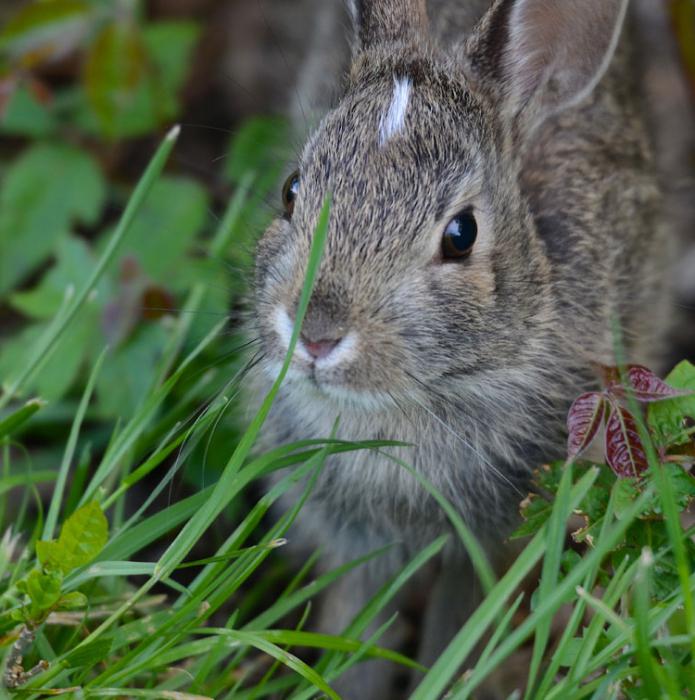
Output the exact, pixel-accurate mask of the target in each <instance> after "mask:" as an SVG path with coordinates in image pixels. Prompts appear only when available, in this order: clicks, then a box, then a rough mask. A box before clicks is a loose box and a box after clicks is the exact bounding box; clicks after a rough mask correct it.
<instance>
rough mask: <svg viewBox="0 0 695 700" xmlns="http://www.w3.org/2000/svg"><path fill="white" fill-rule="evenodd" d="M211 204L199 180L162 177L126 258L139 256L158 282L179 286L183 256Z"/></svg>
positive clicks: (139, 219)
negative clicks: (177, 280)
mask: <svg viewBox="0 0 695 700" xmlns="http://www.w3.org/2000/svg"><path fill="white" fill-rule="evenodd" d="M208 205H209V199H208V195H207V193H206V191H205V189H204V188H203V187H202V186H201V185H200V184H198V183H197V182H194V181H193V180H189V179H187V178H174V177H163V178H160V179H159V180H158V181H157V182H156V183H155V185H154V186H153V187H152V191H151V192H150V195H149V197H148V198H147V201H146V202H145V203H144V204H143V207H142V209H141V210H140V212H139V213H138V215H137V217H136V218H135V221H133V225H132V228H131V229H130V231H129V233H128V236H127V238H126V240H125V241H124V242H123V248H122V252H123V256H122V257H125V256H133V257H135V258H136V259H137V261H138V262H139V263H140V266H141V267H142V269H143V271H144V272H145V274H146V275H147V276H148V277H150V278H151V279H153V280H154V281H155V282H159V283H161V284H163V285H165V286H170V285H172V283H173V284H174V285H175V281H176V276H177V273H178V270H179V268H180V267H181V259H182V258H183V257H184V255H185V254H186V252H187V251H188V250H190V249H191V248H192V247H193V244H194V240H195V236H196V234H198V233H200V231H201V229H202V228H203V225H204V224H205V222H206V221H207V219H208Z"/></svg>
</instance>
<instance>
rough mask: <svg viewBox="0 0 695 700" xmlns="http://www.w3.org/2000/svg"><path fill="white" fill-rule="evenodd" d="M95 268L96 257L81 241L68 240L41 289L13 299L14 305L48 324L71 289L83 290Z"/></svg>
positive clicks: (40, 285)
mask: <svg viewBox="0 0 695 700" xmlns="http://www.w3.org/2000/svg"><path fill="white" fill-rule="evenodd" d="M93 267H94V256H93V255H92V253H91V251H90V250H89V246H88V245H87V244H86V243H85V241H83V240H82V239H81V238H76V237H74V236H67V237H66V238H63V239H62V240H60V241H59V242H58V247H57V251H56V262H55V265H54V266H53V267H52V268H51V269H50V270H49V272H48V273H46V274H45V275H44V276H43V278H42V279H41V281H40V282H39V284H38V285H36V286H35V287H34V288H33V289H30V290H28V291H25V292H15V293H14V294H12V295H10V304H11V305H12V306H13V307H14V308H15V309H17V310H18V311H21V312H22V313H23V314H25V315H26V316H30V317H31V318H34V319H41V320H47V319H50V318H52V317H53V316H54V315H55V314H56V313H57V312H58V310H59V309H60V306H61V304H62V303H63V300H64V299H65V293H66V291H67V290H68V289H70V288H72V289H80V288H81V287H82V286H83V285H84V284H85V283H86V281H87V279H88V277H89V272H90V270H91V269H92V268H93Z"/></svg>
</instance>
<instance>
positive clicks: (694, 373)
mask: <svg viewBox="0 0 695 700" xmlns="http://www.w3.org/2000/svg"><path fill="white" fill-rule="evenodd" d="M666 383H667V384H669V386H672V387H673V388H674V389H689V390H690V391H692V392H694V393H693V394H692V396H681V397H678V398H673V399H668V400H666V401H659V402H658V403H653V404H650V405H649V412H648V418H649V424H650V425H651V426H652V428H654V429H655V430H656V432H657V434H658V436H660V437H661V438H662V439H663V440H664V441H665V442H666V443H667V444H668V443H671V441H673V442H675V444H683V443H686V442H688V438H687V437H686V436H682V432H683V427H684V426H683V421H684V419H685V418H686V417H689V418H693V419H695V365H693V364H691V363H690V362H688V361H686V360H684V361H683V362H681V363H680V364H678V365H676V367H675V368H674V369H673V371H672V372H671V373H670V374H669V375H668V377H666Z"/></svg>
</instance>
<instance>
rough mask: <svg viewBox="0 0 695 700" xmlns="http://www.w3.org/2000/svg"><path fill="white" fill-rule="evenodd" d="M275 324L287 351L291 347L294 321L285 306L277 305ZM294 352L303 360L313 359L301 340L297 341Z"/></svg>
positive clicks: (283, 346)
mask: <svg viewBox="0 0 695 700" xmlns="http://www.w3.org/2000/svg"><path fill="white" fill-rule="evenodd" d="M273 326H274V328H275V332H276V333H277V334H278V337H279V338H280V342H281V344H282V349H283V351H287V348H289V347H290V340H291V339H292V331H293V330H294V323H293V321H292V319H291V318H290V316H289V314H288V313H287V310H286V309H285V307H284V306H278V307H276V309H275V313H274V314H273ZM294 354H295V357H299V358H301V359H302V360H311V358H310V356H309V353H308V352H307V351H306V350H305V349H304V347H303V346H302V343H301V341H298V342H297V347H296V348H295V350H294Z"/></svg>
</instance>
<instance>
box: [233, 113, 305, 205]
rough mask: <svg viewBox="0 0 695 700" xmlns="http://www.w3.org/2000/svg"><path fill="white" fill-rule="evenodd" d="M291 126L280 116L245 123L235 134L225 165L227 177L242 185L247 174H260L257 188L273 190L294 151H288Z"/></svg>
mask: <svg viewBox="0 0 695 700" xmlns="http://www.w3.org/2000/svg"><path fill="white" fill-rule="evenodd" d="M288 135H289V126H288V124H287V122H286V121H285V120H283V119H279V118H277V117H256V118H254V119H250V120H249V121H247V122H245V123H244V124H243V125H242V126H241V128H240V129H239V130H238V131H237V133H236V134H235V136H234V138H233V140H232V143H231V145H230V150H229V155H228V156H227V159H226V161H225V164H224V173H225V175H226V176H227V177H228V178H229V179H230V180H231V181H232V182H233V183H234V184H235V185H240V184H241V183H242V181H243V179H244V177H246V175H247V174H248V173H249V172H251V171H253V172H255V173H256V174H257V177H258V180H257V182H256V185H255V186H256V187H257V189H259V190H261V191H262V192H265V191H267V189H268V188H269V187H272V186H273V185H274V184H275V183H276V182H277V180H278V178H279V176H280V169H281V168H282V166H283V163H284V162H285V161H286V160H287V159H288V157H289V156H290V154H291V152H290V151H289V150H288V143H291V141H292V140H291V139H290V138H288Z"/></svg>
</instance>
